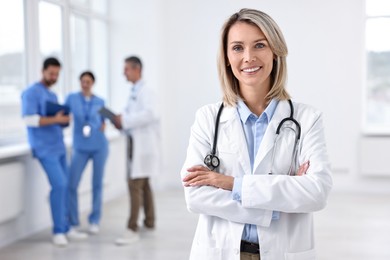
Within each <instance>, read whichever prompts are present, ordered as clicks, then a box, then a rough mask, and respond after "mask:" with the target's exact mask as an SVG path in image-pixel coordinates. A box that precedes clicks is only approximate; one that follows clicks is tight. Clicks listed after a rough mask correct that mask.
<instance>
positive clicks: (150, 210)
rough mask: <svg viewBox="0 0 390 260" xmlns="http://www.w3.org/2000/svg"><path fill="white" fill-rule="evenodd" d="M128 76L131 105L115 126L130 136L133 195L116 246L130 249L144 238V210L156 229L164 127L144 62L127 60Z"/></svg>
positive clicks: (150, 226)
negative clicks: (155, 188)
mask: <svg viewBox="0 0 390 260" xmlns="http://www.w3.org/2000/svg"><path fill="white" fill-rule="evenodd" d="M124 74H125V76H126V79H127V80H128V81H129V82H131V83H132V84H133V86H132V89H131V94H130V97H129V99H128V102H127V105H126V107H125V109H124V110H123V112H122V114H121V115H118V116H117V117H116V118H115V126H116V127H117V128H118V129H122V130H123V132H124V133H125V134H126V135H127V143H128V144H127V148H128V149H127V157H128V158H127V159H128V164H127V169H128V187H129V192H130V205H131V208H130V218H129V220H128V224H127V231H126V232H125V233H124V234H123V235H122V236H121V237H119V238H118V239H116V241H115V243H116V244H117V245H127V244H131V243H134V242H137V241H138V240H139V238H140V236H139V230H138V229H139V227H138V217H139V212H140V209H141V207H143V208H144V212H145V214H144V215H145V219H144V221H143V225H144V227H145V228H146V229H148V230H153V229H154V227H155V212H154V203H153V194H152V189H151V186H150V183H149V177H151V176H152V175H154V174H155V173H156V172H157V171H158V169H159V161H160V159H159V157H160V154H159V153H160V150H159V146H160V145H159V143H160V123H159V117H158V113H157V108H156V99H155V98H156V97H155V95H154V93H153V92H152V90H151V89H149V88H148V87H147V86H146V85H145V82H144V81H143V80H142V62H141V60H140V59H139V58H138V57H136V56H131V57H128V58H127V59H125V66H124Z"/></svg>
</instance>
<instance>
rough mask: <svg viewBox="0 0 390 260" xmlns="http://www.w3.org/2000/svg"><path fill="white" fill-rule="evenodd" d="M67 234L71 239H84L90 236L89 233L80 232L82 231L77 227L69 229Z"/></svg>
mask: <svg viewBox="0 0 390 260" xmlns="http://www.w3.org/2000/svg"><path fill="white" fill-rule="evenodd" d="M66 235H67V237H68V238H69V239H71V240H84V239H87V238H88V234H87V233H84V232H80V231H78V230H76V229H75V228H71V229H69V231H68V233H67V234H66Z"/></svg>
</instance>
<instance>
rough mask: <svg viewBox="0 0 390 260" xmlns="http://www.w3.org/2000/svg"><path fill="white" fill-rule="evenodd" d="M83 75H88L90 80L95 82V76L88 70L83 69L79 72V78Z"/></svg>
mask: <svg viewBox="0 0 390 260" xmlns="http://www.w3.org/2000/svg"><path fill="white" fill-rule="evenodd" d="M84 76H89V77H91V79H92V81H93V82H95V76H94V75H93V73H92V72H91V71H89V70H87V71H84V72H83V73H81V74H80V80H81V79H82V78H83V77H84Z"/></svg>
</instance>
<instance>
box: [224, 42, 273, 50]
mask: <svg viewBox="0 0 390 260" xmlns="http://www.w3.org/2000/svg"><path fill="white" fill-rule="evenodd" d="M265 47H266V44H265V43H264V42H258V43H256V44H255V45H254V46H253V48H254V49H263V48H265ZM232 50H233V51H234V52H240V51H243V50H244V45H243V44H235V45H233V47H232Z"/></svg>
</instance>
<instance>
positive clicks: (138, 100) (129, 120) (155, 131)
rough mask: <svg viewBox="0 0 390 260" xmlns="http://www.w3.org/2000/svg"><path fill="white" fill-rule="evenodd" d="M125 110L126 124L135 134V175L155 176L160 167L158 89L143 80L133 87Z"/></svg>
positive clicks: (129, 131)
mask: <svg viewBox="0 0 390 260" xmlns="http://www.w3.org/2000/svg"><path fill="white" fill-rule="evenodd" d="M135 87H138V90H137V91H136V92H135V93H134V94H132V95H130V97H129V99H128V102H127V105H126V108H125V109H124V110H123V112H122V127H123V130H124V131H125V133H126V134H128V135H131V136H132V138H133V160H132V162H131V164H130V167H131V169H130V177H131V178H132V179H137V178H145V177H151V176H153V175H155V174H156V173H157V172H158V171H159V170H160V154H161V149H160V142H161V139H160V120H159V115H158V108H157V100H156V96H155V94H154V92H153V91H152V90H151V89H150V88H148V87H147V86H146V85H145V84H144V82H143V81H138V82H136V84H135V85H134V86H133V88H135Z"/></svg>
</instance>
